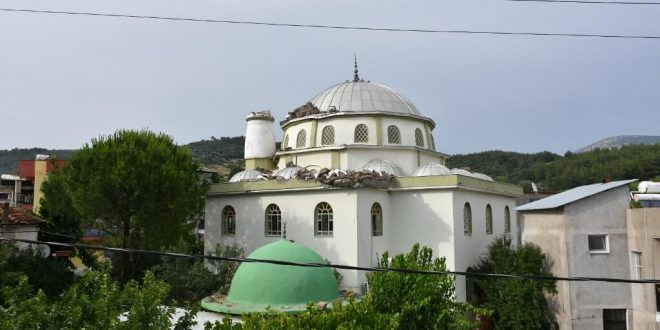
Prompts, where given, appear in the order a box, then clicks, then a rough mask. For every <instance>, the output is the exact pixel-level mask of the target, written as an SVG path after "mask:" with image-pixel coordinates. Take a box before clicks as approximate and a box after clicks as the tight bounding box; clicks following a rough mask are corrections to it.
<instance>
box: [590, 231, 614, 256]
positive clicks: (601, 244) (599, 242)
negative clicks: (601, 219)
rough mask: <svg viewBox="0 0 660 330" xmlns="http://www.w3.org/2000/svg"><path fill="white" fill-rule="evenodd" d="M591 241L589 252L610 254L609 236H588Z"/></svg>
mask: <svg viewBox="0 0 660 330" xmlns="http://www.w3.org/2000/svg"><path fill="white" fill-rule="evenodd" d="M587 237H588V240H589V252H591V253H608V252H610V250H609V246H608V244H607V243H608V242H607V235H605V234H598V235H587Z"/></svg>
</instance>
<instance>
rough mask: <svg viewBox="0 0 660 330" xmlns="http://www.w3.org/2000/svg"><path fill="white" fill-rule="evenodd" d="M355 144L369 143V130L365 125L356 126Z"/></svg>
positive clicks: (354, 133)
mask: <svg viewBox="0 0 660 330" xmlns="http://www.w3.org/2000/svg"><path fill="white" fill-rule="evenodd" d="M353 142H355V143H367V142H369V129H368V128H367V125H365V124H359V125H357V126H355V132H353Z"/></svg>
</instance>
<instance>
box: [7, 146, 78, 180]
mask: <svg viewBox="0 0 660 330" xmlns="http://www.w3.org/2000/svg"><path fill="white" fill-rule="evenodd" d="M73 152H74V150H67V149H59V150H58V149H44V148H29V149H18V148H14V149H11V150H0V174H17V173H18V161H19V160H30V159H34V157H35V156H36V155H37V154H42V155H50V156H55V157H56V158H57V159H71V156H72V155H73Z"/></svg>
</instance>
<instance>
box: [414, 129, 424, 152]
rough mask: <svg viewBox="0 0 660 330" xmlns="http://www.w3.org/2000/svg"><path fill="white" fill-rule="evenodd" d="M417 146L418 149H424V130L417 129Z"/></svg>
mask: <svg viewBox="0 0 660 330" xmlns="http://www.w3.org/2000/svg"><path fill="white" fill-rule="evenodd" d="M415 144H416V145H417V146H418V147H424V134H422V130H421V129H419V128H416V129H415Z"/></svg>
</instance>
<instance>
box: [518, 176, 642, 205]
mask: <svg viewBox="0 0 660 330" xmlns="http://www.w3.org/2000/svg"><path fill="white" fill-rule="evenodd" d="M635 181H637V179H632V180H621V181H612V182H607V183H595V184H590V185H586V186H580V187H577V188H573V189H571V190H566V191H564V192H561V193H559V194H556V195H552V196H550V197H546V198H543V199H541V200H538V201H535V202H531V203H528V204H525V205H521V206H518V207H517V208H516V211H534V210H547V209H554V208H557V207H560V206H564V205H566V204H570V203H573V202H575V201H578V200H581V199H583V198H587V197H589V196H593V195H596V194H599V193H601V192H604V191H607V190H610V189H614V188H617V187H621V186H624V185H627V184H630V183H631V182H635Z"/></svg>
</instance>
